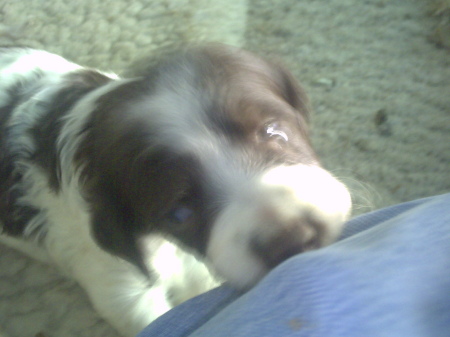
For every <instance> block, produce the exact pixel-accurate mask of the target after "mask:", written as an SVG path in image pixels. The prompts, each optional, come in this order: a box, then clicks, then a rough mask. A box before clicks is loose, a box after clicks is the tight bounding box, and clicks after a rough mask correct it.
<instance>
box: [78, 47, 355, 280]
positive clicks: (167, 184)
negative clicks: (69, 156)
mask: <svg viewBox="0 0 450 337" xmlns="http://www.w3.org/2000/svg"><path fill="white" fill-rule="evenodd" d="M96 106H97V107H96V109H95V110H94V111H93V113H92V116H91V118H90V119H89V121H88V123H87V124H86V126H85V129H84V133H83V138H82V142H81V143H80V146H79V149H78V153H77V156H76V160H77V161H78V163H79V165H81V166H82V167H83V173H82V176H81V179H82V180H83V181H84V182H85V188H86V194H87V196H88V197H89V202H90V204H91V207H92V212H93V232H94V234H95V237H96V239H97V240H98V242H99V243H100V244H101V245H102V246H103V247H104V248H105V249H107V250H109V251H111V252H112V253H114V254H118V255H121V256H123V257H125V258H127V259H129V260H131V261H133V262H134V263H136V264H137V265H139V266H141V267H142V266H144V264H145V263H144V262H143V257H142V253H141V251H142V247H140V240H139V238H140V237H142V236H145V234H147V233H150V232H155V231H158V232H161V233H165V234H168V235H170V236H171V237H173V238H174V239H175V240H177V241H178V242H180V243H182V244H183V245H185V246H187V247H189V248H192V249H194V250H196V251H197V252H199V253H200V254H202V255H204V256H206V258H207V260H209V261H210V262H211V264H212V265H213V266H214V267H215V269H216V270H217V271H218V272H219V273H220V274H221V275H222V276H223V277H224V278H225V279H227V280H229V281H230V282H231V283H232V284H234V285H236V286H238V287H248V286H250V285H252V284H254V283H255V282H256V281H257V280H259V279H260V278H261V277H262V276H263V275H264V274H265V273H266V272H267V271H268V270H270V269H271V268H272V267H274V266H276V265H277V264H279V263H280V262H282V261H284V260H285V259H287V258H288V257H290V256H292V255H294V254H297V253H300V252H303V251H307V250H311V249H314V248H319V247H321V246H323V245H326V244H329V243H330V242H332V241H333V240H334V239H335V238H336V237H337V236H338V234H339V233H340V229H341V226H342V224H343V222H344V221H345V220H346V219H347V217H348V214H349V211H350V203H351V202H350V197H349V193H348V191H347V189H346V188H345V186H344V185H343V184H341V183H340V182H339V181H338V180H336V179H335V178H334V177H332V176H331V174H329V173H328V172H327V171H325V170H324V169H322V168H321V167H320V164H319V162H318V160H317V158H316V156H315V154H314V151H313V149H312V147H311V144H310V141H309V137H308V130H307V120H308V110H309V108H308V101H307V98H306V96H305V94H304V92H303V90H302V89H301V88H300V86H299V85H298V84H297V83H296V82H295V80H294V79H293V77H292V76H291V75H290V74H289V73H288V72H287V71H286V70H284V69H283V68H282V67H281V66H279V65H276V64H272V63H270V62H268V61H265V60H262V59H260V58H258V57H256V56H254V55H253V54H251V53H248V52H245V51H242V50H238V49H235V48H231V47H226V46H207V47H200V48H193V49H190V50H188V51H182V52H180V53H179V54H178V55H176V56H173V57H170V58H169V59H168V60H166V61H163V62H162V63H161V64H159V65H157V66H156V67H154V68H152V69H151V70H150V71H149V72H147V73H146V74H144V75H143V76H142V77H141V78H138V79H136V80H131V81H126V82H125V83H124V84H122V85H118V86H116V87H115V88H114V89H112V90H111V91H109V92H107V93H106V94H103V95H102V96H101V97H100V98H99V99H98V100H97V102H96Z"/></svg>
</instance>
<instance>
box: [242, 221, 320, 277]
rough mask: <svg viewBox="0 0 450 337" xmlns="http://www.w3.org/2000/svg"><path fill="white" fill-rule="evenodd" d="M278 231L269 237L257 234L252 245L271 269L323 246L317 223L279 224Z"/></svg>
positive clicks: (275, 225) (252, 240)
mask: <svg viewBox="0 0 450 337" xmlns="http://www.w3.org/2000/svg"><path fill="white" fill-rule="evenodd" d="M273 226H274V227H278V228H279V229H278V231H277V232H276V233H274V234H273V235H271V236H270V237H268V238H262V237H261V236H259V237H258V236H256V237H254V238H252V239H251V242H250V245H251V249H252V250H253V251H254V253H255V254H256V255H257V256H258V257H259V258H260V259H261V261H262V262H263V263H264V264H265V265H266V267H268V268H269V269H271V268H274V267H275V266H277V265H278V264H280V263H282V262H283V261H285V260H287V259H289V258H290V257H292V256H294V255H297V254H300V253H303V252H305V251H308V250H312V249H315V248H319V247H320V246H321V242H320V241H321V240H320V229H319V227H318V226H317V224H315V223H309V222H308V221H307V220H304V219H302V220H299V221H298V222H296V223H293V224H289V225H285V226H279V225H277V224H274V225H273Z"/></svg>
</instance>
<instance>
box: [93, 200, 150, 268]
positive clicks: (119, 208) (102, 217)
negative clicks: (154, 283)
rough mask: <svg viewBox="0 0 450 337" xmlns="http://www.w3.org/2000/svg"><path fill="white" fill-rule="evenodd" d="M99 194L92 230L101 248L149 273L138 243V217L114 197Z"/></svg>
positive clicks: (95, 205) (94, 210)
mask: <svg viewBox="0 0 450 337" xmlns="http://www.w3.org/2000/svg"><path fill="white" fill-rule="evenodd" d="M107 195H108V194H106V195H102V196H97V197H96V200H95V202H94V206H93V209H92V218H91V230H92V234H93V236H94V238H95V240H96V241H97V243H98V244H99V245H100V247H101V248H103V249H104V250H106V251H107V252H109V253H111V254H113V255H116V256H119V257H121V258H123V259H124V260H126V261H128V262H130V263H132V264H134V265H135V266H136V267H138V268H139V269H140V270H141V271H142V272H143V273H144V274H146V275H149V271H148V268H147V266H146V264H145V262H144V259H143V256H142V253H141V251H140V249H139V246H138V243H137V236H138V228H140V226H139V225H138V224H137V223H136V222H137V219H135V217H134V216H133V213H132V212H131V211H130V210H128V209H127V208H126V207H125V206H123V205H121V203H120V202H118V201H117V200H114V198H113V197H108V196H107Z"/></svg>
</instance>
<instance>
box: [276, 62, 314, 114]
mask: <svg viewBox="0 0 450 337" xmlns="http://www.w3.org/2000/svg"><path fill="white" fill-rule="evenodd" d="M273 67H274V69H275V72H276V74H275V79H276V81H277V82H278V83H277V84H278V87H279V88H280V89H281V95H282V96H283V98H284V99H285V100H286V102H288V103H289V104H290V105H291V106H292V107H293V108H294V109H295V110H297V111H299V112H300V113H301V114H302V116H303V118H305V119H306V120H307V121H308V120H309V115H310V111H311V107H310V103H309V99H308V96H307V95H306V92H305V90H304V89H303V88H302V86H301V85H300V84H299V83H298V81H297V80H296V79H295V77H294V75H292V73H291V72H289V71H288V70H287V69H286V68H285V67H284V66H283V65H281V64H280V63H275V64H274V65H273Z"/></svg>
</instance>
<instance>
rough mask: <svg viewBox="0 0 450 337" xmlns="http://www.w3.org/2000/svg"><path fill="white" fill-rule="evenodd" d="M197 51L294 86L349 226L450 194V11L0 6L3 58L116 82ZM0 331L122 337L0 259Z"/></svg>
mask: <svg viewBox="0 0 450 337" xmlns="http://www.w3.org/2000/svg"><path fill="white" fill-rule="evenodd" d="M199 41H219V42H224V43H229V44H233V45H236V46H241V47H244V48H246V49H250V50H252V51H254V52H257V53H258V54H260V55H263V56H266V57H269V58H272V59H276V60H280V61H281V62H282V63H284V64H285V65H286V66H287V67H288V68H289V69H290V70H291V71H292V72H293V73H294V75H295V77H297V78H298V80H299V81H300V82H301V83H302V84H303V86H304V87H305V89H306V91H307V92H308V93H309V96H310V98H311V101H312V106H313V109H314V113H313V116H312V126H311V128H312V137H313V144H314V146H315V148H316V151H317V152H318V154H319V157H321V158H322V161H323V164H324V166H325V167H326V168H327V169H329V170H330V171H332V172H333V173H334V174H335V175H336V176H338V177H339V178H341V179H342V180H343V181H345V182H346V183H347V184H348V185H349V187H350V188H351V190H352V193H353V198H354V202H355V212H354V213H355V214H360V213H363V212H368V211H370V210H374V209H377V208H380V207H384V206H388V205H392V204H395V203H399V202H402V201H408V200H412V199H417V198H421V197H426V196H430V195H435V194H440V193H444V192H448V191H450V0H442V1H438V0H302V1H300V0H283V1H277V0H215V1H208V0H138V1H133V0H103V1H97V2H94V1H90V0H77V1H65V0H21V1H18V0H11V1H8V0H0V45H26V46H30V47H35V48H40V49H45V50H48V51H51V52H54V53H57V54H60V55H62V56H64V57H66V58H68V59H70V60H72V61H74V62H77V63H80V64H82V65H86V66H90V67H96V68H100V69H102V70H106V71H113V72H117V73H118V74H123V73H125V72H126V69H127V67H128V66H129V65H130V64H131V63H132V62H134V61H135V60H139V59H141V58H143V57H146V56H147V55H154V54H157V53H158V50H160V49H161V48H163V49H164V48H166V47H168V46H174V45H182V44H186V43H192V42H199ZM0 178H1V177H0ZM0 327H1V328H0V330H1V329H3V332H2V331H0V336H2V337H6V336H9V337H25V336H27V337H28V336H31V337H34V336H39V337H42V336H45V337H56V336H58V337H69V336H84V337H98V336H109V337H115V336H117V335H116V333H115V332H114V331H113V330H112V329H111V328H110V327H109V326H108V325H107V324H106V323H105V322H103V321H102V320H101V319H100V318H99V317H98V315H97V314H96V313H95V312H94V311H93V310H92V309H91V306H90V304H89V302H88V299H87V297H86V295H85V294H84V293H83V291H82V290H81V289H80V288H79V287H78V286H77V285H76V284H74V283H72V282H70V281H67V280H65V279H64V278H63V277H62V276H60V275H59V274H58V272H57V271H56V270H54V269H52V268H51V267H49V266H44V265H42V264H39V263H37V262H34V261H31V260H29V259H28V258H26V257H23V256H22V255H20V254H18V253H16V252H14V251H11V250H9V249H7V248H4V247H2V246H0ZM39 334H40V335H39Z"/></svg>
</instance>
